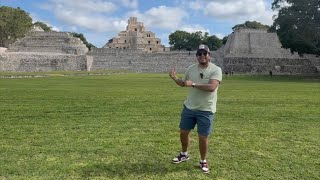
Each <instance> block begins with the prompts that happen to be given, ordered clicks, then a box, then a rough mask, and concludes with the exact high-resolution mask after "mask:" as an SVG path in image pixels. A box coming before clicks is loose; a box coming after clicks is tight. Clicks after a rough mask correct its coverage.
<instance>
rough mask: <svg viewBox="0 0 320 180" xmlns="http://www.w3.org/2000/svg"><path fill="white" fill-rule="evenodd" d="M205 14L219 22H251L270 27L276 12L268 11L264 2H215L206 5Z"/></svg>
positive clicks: (261, 0) (217, 0) (220, 0)
mask: <svg viewBox="0 0 320 180" xmlns="http://www.w3.org/2000/svg"><path fill="white" fill-rule="evenodd" d="M204 14H205V15H207V16H209V17H214V18H216V19H218V20H228V21H232V22H237V23H239V22H240V23H243V22H245V21H247V20H250V21H259V22H261V23H263V24H268V25H270V24H272V15H273V14H275V12H273V11H271V10H268V9H267V4H266V2H265V1H264V0H239V1H234V0H215V1H210V2H209V3H207V4H206V6H205V8H204Z"/></svg>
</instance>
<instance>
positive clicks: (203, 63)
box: [199, 61, 209, 65]
mask: <svg viewBox="0 0 320 180" xmlns="http://www.w3.org/2000/svg"><path fill="white" fill-rule="evenodd" d="M208 63H209V61H204V62H199V64H201V65H207V64H208Z"/></svg>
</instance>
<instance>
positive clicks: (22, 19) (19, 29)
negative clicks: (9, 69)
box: [0, 6, 32, 47]
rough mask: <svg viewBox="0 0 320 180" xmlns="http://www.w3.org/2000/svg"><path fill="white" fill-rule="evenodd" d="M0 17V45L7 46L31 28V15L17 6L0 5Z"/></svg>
mask: <svg viewBox="0 0 320 180" xmlns="http://www.w3.org/2000/svg"><path fill="white" fill-rule="evenodd" d="M0 17H1V18H0V46H3V47H8V46H9V44H11V43H13V42H15V41H16V40H17V39H18V38H22V37H24V36H25V34H26V33H27V32H29V31H30V30H31V28H32V19H31V17H30V16H29V14H28V13H26V12H25V11H23V10H22V9H20V8H19V7H18V8H11V7H7V6H1V7H0Z"/></svg>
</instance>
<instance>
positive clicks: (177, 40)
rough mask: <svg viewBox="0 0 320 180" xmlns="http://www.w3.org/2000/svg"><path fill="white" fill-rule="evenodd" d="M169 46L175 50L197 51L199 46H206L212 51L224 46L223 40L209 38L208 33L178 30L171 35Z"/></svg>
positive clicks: (214, 37)
mask: <svg viewBox="0 0 320 180" xmlns="http://www.w3.org/2000/svg"><path fill="white" fill-rule="evenodd" d="M169 44H170V45H171V46H172V48H173V49H174V50H181V49H184V50H196V49H197V48H198V46H199V44H206V45H208V47H209V48H210V49H211V50H216V49H218V48H220V47H221V46H222V40H221V39H219V38H217V37H216V36H214V35H213V36H209V34H208V33H207V32H205V33H204V34H203V33H202V32H201V31H197V32H193V33H188V32H186V31H180V30H178V31H175V32H174V33H171V34H170V35H169Z"/></svg>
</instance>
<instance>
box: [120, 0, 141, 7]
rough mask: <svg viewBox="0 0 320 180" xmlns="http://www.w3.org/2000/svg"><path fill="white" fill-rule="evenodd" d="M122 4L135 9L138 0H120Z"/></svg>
mask: <svg viewBox="0 0 320 180" xmlns="http://www.w3.org/2000/svg"><path fill="white" fill-rule="evenodd" d="M121 2H122V4H123V5H124V6H125V7H129V8H133V9H136V8H138V5H139V2H138V0H121Z"/></svg>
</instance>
